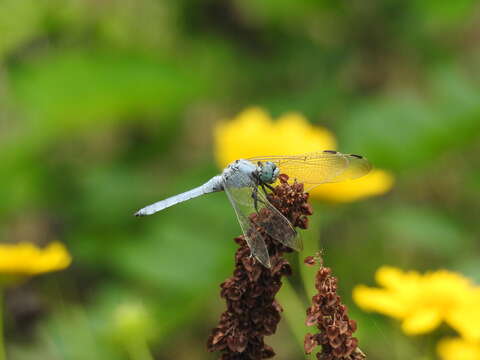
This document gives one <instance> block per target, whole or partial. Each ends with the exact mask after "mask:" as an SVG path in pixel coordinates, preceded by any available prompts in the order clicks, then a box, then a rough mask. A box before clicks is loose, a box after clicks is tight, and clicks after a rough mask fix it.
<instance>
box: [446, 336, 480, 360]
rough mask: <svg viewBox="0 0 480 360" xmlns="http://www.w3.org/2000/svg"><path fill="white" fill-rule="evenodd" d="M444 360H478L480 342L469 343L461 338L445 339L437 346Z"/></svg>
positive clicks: (479, 357) (479, 356)
mask: <svg viewBox="0 0 480 360" xmlns="http://www.w3.org/2000/svg"><path fill="white" fill-rule="evenodd" d="M437 353H438V355H439V356H440V358H441V359H442V360H478V359H480V342H469V341H467V340H464V339H461V338H450V339H443V340H440V342H439V343H438V345H437Z"/></svg>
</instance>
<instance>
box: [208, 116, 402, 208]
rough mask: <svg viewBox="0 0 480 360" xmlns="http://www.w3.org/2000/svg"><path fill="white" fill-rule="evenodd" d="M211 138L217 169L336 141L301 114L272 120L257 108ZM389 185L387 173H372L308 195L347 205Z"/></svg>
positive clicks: (323, 146) (327, 146) (325, 147)
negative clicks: (235, 162)
mask: <svg viewBox="0 0 480 360" xmlns="http://www.w3.org/2000/svg"><path fill="white" fill-rule="evenodd" d="M214 137H215V157H216V160H217V163H218V165H219V167H220V168H224V167H225V166H227V165H228V164H229V163H230V162H232V161H234V160H236V159H241V158H249V157H254V156H262V155H295V154H301V153H305V152H311V151H319V150H328V149H330V150H333V149H335V148H336V139H335V137H334V135H333V134H332V133H331V132H330V131H329V130H327V129H326V128H324V127H321V126H313V125H311V124H310V123H309V122H308V121H307V120H306V119H305V118H304V117H303V116H302V115H300V114H298V113H294V112H292V113H287V114H284V115H282V116H280V117H279V118H278V119H277V120H276V121H273V120H272V119H271V117H270V116H269V115H268V114H267V113H266V112H265V111H264V110H263V109H261V108H258V107H251V108H248V109H246V110H244V111H243V112H241V113H240V114H239V115H238V116H237V117H235V118H234V119H233V120H232V121H229V122H224V123H220V124H218V125H217V127H216V128H215V133H214ZM287 175H288V174H287ZM392 185H393V176H392V175H391V174H390V173H388V172H386V171H383V170H373V171H372V172H371V174H369V175H367V176H365V177H363V178H360V179H357V180H351V181H345V182H341V183H337V184H324V185H321V186H319V187H317V188H315V189H314V190H312V191H311V192H310V193H311V196H312V197H313V198H316V199H320V200H327V201H334V202H349V201H355V200H359V199H362V198H366V197H369V196H374V195H381V194H384V193H386V192H387V191H388V190H390V189H391V187H392Z"/></svg>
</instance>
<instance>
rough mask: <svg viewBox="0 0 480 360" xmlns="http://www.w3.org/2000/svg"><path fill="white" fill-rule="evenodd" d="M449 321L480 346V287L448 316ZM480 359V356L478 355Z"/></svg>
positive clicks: (463, 335) (460, 332) (464, 336)
mask: <svg viewBox="0 0 480 360" xmlns="http://www.w3.org/2000/svg"><path fill="white" fill-rule="evenodd" d="M447 321H448V323H449V324H450V326H452V327H453V328H454V329H455V330H456V331H458V333H459V334H460V335H461V336H462V337H463V338H464V339H466V340H470V341H476V342H477V343H478V344H479V346H480V288H478V287H477V288H476V289H475V290H474V291H472V293H471V294H470V296H465V297H464V298H463V301H462V302H461V303H460V304H459V305H458V306H457V307H455V308H454V309H452V311H451V312H450V314H449V316H448V320H447ZM478 359H480V357H478Z"/></svg>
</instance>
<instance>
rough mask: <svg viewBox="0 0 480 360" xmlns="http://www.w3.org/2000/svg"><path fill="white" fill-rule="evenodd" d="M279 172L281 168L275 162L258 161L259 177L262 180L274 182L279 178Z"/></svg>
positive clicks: (268, 182)
mask: <svg viewBox="0 0 480 360" xmlns="http://www.w3.org/2000/svg"><path fill="white" fill-rule="evenodd" d="M279 174H280V169H279V168H278V167H277V165H275V164H274V163H273V162H271V161H265V162H261V161H259V162H258V177H259V179H260V181H262V182H264V183H267V184H272V183H274V182H275V181H276V180H277V178H278V175H279Z"/></svg>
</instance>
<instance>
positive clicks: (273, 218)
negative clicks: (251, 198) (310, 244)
mask: <svg viewBox="0 0 480 360" xmlns="http://www.w3.org/2000/svg"><path fill="white" fill-rule="evenodd" d="M257 197H258V198H259V200H260V202H259V203H258V209H259V211H262V210H261V209H262V208H267V209H268V211H269V215H268V220H266V221H265V223H262V224H261V226H262V227H263V228H264V229H265V231H266V232H267V234H268V235H270V236H271V237H272V238H274V239H275V240H278V241H280V243H282V244H283V245H285V246H287V247H289V248H292V249H294V250H297V251H302V250H303V245H302V240H301V239H300V237H299V236H298V234H297V232H296V231H295V229H294V228H293V226H292V224H291V223H290V221H289V220H288V219H287V218H286V217H285V216H283V214H282V213H281V212H280V211H278V209H277V208H276V207H275V206H273V205H272V204H271V203H270V201H268V199H267V197H266V196H265V195H264V194H263V193H262V192H261V191H258V192H257Z"/></svg>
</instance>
